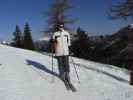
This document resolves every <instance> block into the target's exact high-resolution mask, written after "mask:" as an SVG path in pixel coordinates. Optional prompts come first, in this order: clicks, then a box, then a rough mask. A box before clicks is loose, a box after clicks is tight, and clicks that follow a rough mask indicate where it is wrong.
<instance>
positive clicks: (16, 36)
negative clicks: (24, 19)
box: [12, 25, 23, 48]
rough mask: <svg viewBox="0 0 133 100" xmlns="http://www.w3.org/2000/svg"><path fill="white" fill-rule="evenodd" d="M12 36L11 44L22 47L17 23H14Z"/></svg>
mask: <svg viewBox="0 0 133 100" xmlns="http://www.w3.org/2000/svg"><path fill="white" fill-rule="evenodd" d="M13 35H14V38H13V43H12V45H13V46H15V47H18V48H22V39H23V37H22V33H21V30H20V28H19V26H18V25H16V29H15V32H14V33H13Z"/></svg>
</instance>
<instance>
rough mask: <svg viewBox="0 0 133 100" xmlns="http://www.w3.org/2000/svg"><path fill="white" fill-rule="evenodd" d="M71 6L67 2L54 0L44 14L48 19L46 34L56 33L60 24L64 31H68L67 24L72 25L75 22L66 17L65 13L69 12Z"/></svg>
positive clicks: (65, 0) (67, 0)
mask: <svg viewBox="0 0 133 100" xmlns="http://www.w3.org/2000/svg"><path fill="white" fill-rule="evenodd" d="M71 8H72V6H71V5H70V3H69V0H54V2H53V4H52V5H51V7H50V8H49V10H48V12H47V13H46V15H47V17H48V20H47V22H48V30H46V31H47V32H55V31H58V26H59V25H60V24H63V25H64V28H65V29H68V26H67V25H68V24H72V23H74V22H75V21H74V20H73V19H71V18H69V16H67V11H68V10H70V9H71Z"/></svg>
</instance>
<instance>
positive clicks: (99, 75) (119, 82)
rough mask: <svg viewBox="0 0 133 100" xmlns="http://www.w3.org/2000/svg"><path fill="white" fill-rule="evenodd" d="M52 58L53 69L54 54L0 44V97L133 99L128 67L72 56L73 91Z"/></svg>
mask: <svg viewBox="0 0 133 100" xmlns="http://www.w3.org/2000/svg"><path fill="white" fill-rule="evenodd" d="M72 59H73V60H74V61H72ZM53 62H54V63H53V65H54V72H52V66H51V65H52V57H51V56H48V55H45V54H40V53H37V52H32V51H28V50H22V49H17V48H13V47H8V46H3V45H0V64H1V65H0V100H133V87H132V86H130V85H128V82H129V72H128V71H127V70H125V69H120V68H117V67H115V66H112V65H105V64H100V63H96V62H92V61H87V60H82V59H78V58H72V57H70V67H71V73H70V75H71V82H72V83H73V85H74V86H75V87H76V89H77V92H72V91H68V90H66V88H65V86H64V83H63V82H62V81H61V80H60V79H59V78H58V67H57V60H56V59H54V61H53ZM73 62H74V63H75V64H73ZM74 65H75V67H76V70H77V72H78V75H79V79H80V83H79V82H78V80H77V76H76V73H75V69H74Z"/></svg>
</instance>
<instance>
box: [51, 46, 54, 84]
mask: <svg viewBox="0 0 133 100" xmlns="http://www.w3.org/2000/svg"><path fill="white" fill-rule="evenodd" d="M53 65H54V61H53V48H52V64H51V67H52V73H53V72H54V67H53ZM52 83H54V75H52Z"/></svg>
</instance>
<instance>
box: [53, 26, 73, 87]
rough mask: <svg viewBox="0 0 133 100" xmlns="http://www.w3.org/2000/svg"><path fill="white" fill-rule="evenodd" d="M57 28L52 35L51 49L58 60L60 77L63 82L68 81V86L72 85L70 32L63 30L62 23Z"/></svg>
mask: <svg viewBox="0 0 133 100" xmlns="http://www.w3.org/2000/svg"><path fill="white" fill-rule="evenodd" d="M58 28H59V29H58V31H57V32H55V33H54V34H53V36H52V41H53V42H52V44H53V45H52V47H53V51H54V53H55V57H56V58H57V60H58V68H59V74H60V78H61V79H62V80H63V81H64V83H65V84H66V83H68V84H69V87H73V86H72V84H71V82H70V76H69V73H70V66H69V46H70V45H71V41H70V34H69V33H68V32H67V31H66V30H64V25H63V24H61V25H59V26H58ZM70 85H71V86H70ZM73 88H74V87H73ZM71 89H72V88H71Z"/></svg>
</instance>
